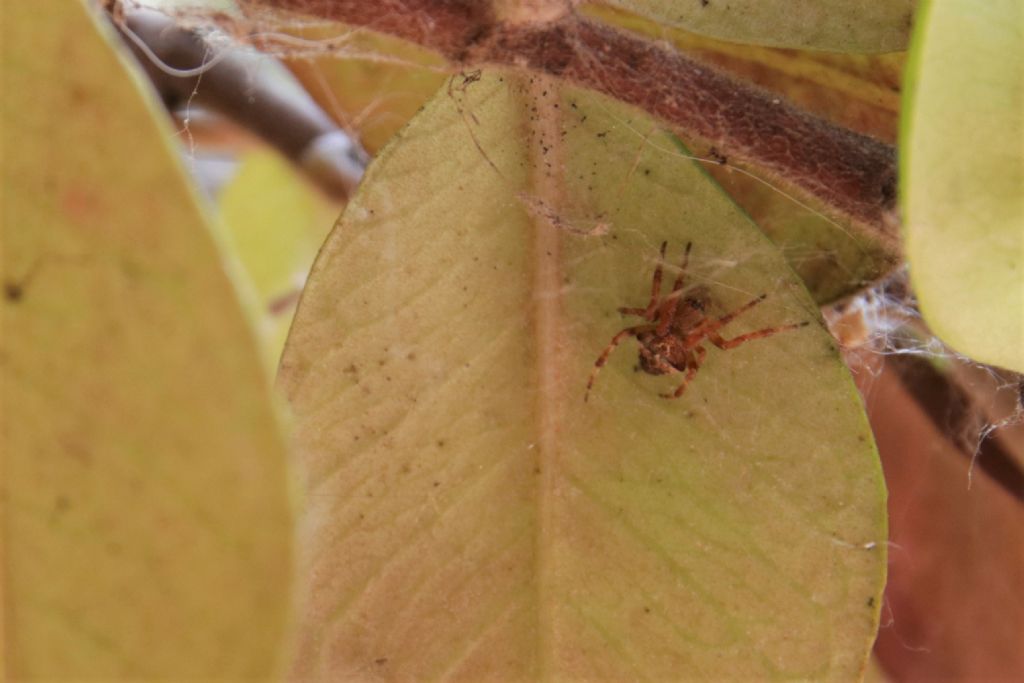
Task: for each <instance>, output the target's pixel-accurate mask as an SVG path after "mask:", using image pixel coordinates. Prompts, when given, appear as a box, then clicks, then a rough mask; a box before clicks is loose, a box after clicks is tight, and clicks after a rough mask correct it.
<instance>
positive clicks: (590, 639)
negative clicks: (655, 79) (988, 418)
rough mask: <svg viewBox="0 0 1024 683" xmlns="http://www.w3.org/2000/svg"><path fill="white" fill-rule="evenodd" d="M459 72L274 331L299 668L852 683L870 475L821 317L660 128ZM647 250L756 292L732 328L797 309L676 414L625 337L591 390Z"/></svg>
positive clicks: (643, 270)
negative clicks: (295, 510)
mask: <svg viewBox="0 0 1024 683" xmlns="http://www.w3.org/2000/svg"><path fill="white" fill-rule="evenodd" d="M476 76H477V75H475V74H474V75H470V76H468V77H465V78H459V79H456V82H455V83H453V84H452V89H451V90H450V91H448V90H446V91H442V92H441V93H440V94H439V95H438V97H437V98H435V100H433V102H432V103H431V104H429V105H428V106H427V108H426V109H425V111H424V112H422V113H421V114H420V115H419V116H418V117H416V118H415V119H414V120H413V121H412V122H411V123H410V124H409V126H408V127H407V128H405V129H404V130H403V131H402V132H401V133H399V135H398V136H397V138H396V139H395V141H393V143H392V144H391V145H390V146H389V147H388V148H387V149H385V151H384V152H383V153H382V155H381V156H380V158H378V159H377V161H375V163H374V165H373V166H371V168H370V170H369V173H368V175H367V177H366V179H365V181H364V184H363V186H362V188H361V189H360V191H359V193H358V194H357V196H356V197H355V198H354V199H353V201H352V203H351V204H350V205H349V207H348V208H347V210H346V212H345V214H344V215H343V218H342V220H341V222H340V223H339V225H338V227H336V228H335V230H334V232H333V233H332V235H331V237H330V238H329V239H328V242H327V243H326V244H325V246H324V249H323V250H322V251H321V253H320V256H319V258H318V260H317V263H316V264H315V265H314V270H313V273H312V274H311V277H310V280H309V282H308V284H307V289H306V291H305V293H304V295H303V299H302V302H301V303H300V306H299V311H298V313H297V317H296V321H295V323H294V325H293V328H292V333H291V336H290V337H289V341H288V344H287V345H286V348H285V354H284V358H283V360H282V366H281V370H280V374H279V378H280V379H279V381H280V384H281V386H282V387H283V389H284V390H285V391H286V393H287V395H288V397H289V399H290V402H291V405H292V409H293V411H294V414H295V418H296V422H297V429H298V442H299V443H298V447H299V453H300V460H301V462H302V466H303V467H304V470H305V471H304V478H305V481H306V487H307V498H308V501H309V506H308V509H307V510H306V511H305V514H304V521H303V524H302V528H303V529H304V531H303V537H302V551H301V555H302V567H303V569H302V572H303V577H304V582H305V595H306V603H305V607H304V611H303V617H302V620H301V623H300V624H299V633H298V639H299V642H298V648H297V652H296V657H295V660H294V665H293V674H294V675H296V676H297V677H306V676H308V677H315V676H322V677H324V678H325V679H343V678H346V677H350V678H361V677H362V678H370V677H382V678H393V679H397V680H434V679H437V680H456V679H458V680H541V679H543V680H627V679H628V680H632V679H657V680H682V679H705V680H765V679H769V678H781V677H793V678H802V679H811V678H813V679H829V680H850V679H852V678H854V677H856V676H857V675H858V673H859V672H860V671H861V670H862V668H863V666H864V662H865V659H866V656H867V653H868V651H869V648H870V645H871V642H872V641H873V639H874V632H875V628H876V625H877V618H878V609H879V599H880V598H879V596H880V591H881V588H882V583H883V577H884V571H885V569H884V568H885V552H884V545H883V542H884V540H885V518H884V491H883V487H882V482H881V473H880V471H879V466H878V462H877V456H876V454H875V452H874V449H873V446H872V443H871V436H870V432H869V430H868V426H867V423H866V421H865V419H864V416H863V414H862V412H861V409H860V405H859V400H858V398H857V395H856V393H855V391H854V389H853V386H852V384H851V382H850V379H849V377H848V375H847V372H846V370H845V368H844V367H843V366H842V364H841V363H840V361H839V357H838V353H837V351H836V347H835V345H834V343H833V342H832V340H831V338H830V337H829V335H828V334H827V332H826V331H825V330H824V329H823V328H822V327H821V324H820V320H819V317H818V314H817V311H816V307H815V305H814V303H813V302H812V301H811V300H810V298H809V297H808V295H807V293H806V291H805V290H804V289H803V287H802V286H801V285H800V284H799V281H798V280H797V279H796V278H795V276H794V275H793V273H792V272H791V271H790V270H789V269H788V268H787V267H786V265H785V262H784V261H783V259H782V257H781V256H780V255H779V253H778V252H777V250H775V249H774V248H773V247H772V246H771V244H770V243H769V242H768V241H767V240H766V239H765V238H764V237H763V236H762V235H761V234H760V233H759V232H758V231H757V229H756V228H755V227H754V226H753V225H752V224H751V223H750V222H749V221H748V220H747V219H746V217H745V216H744V214H743V213H742V212H741V211H740V210H738V209H737V208H736V207H735V206H734V205H733V204H732V203H731V202H730V201H729V200H728V199H727V198H726V197H725V195H724V194H723V193H722V192H721V191H720V190H719V189H718V188H717V187H716V186H715V185H714V184H713V183H712V182H711V181H710V180H708V179H707V177H706V176H705V175H704V174H703V173H702V172H701V171H700V169H699V168H697V167H696V166H694V165H693V164H692V163H691V162H689V161H687V160H686V159H683V158H681V157H680V156H679V155H678V154H677V153H676V152H675V150H674V148H673V146H672V143H671V141H670V140H669V139H667V137H666V136H665V135H664V134H662V133H661V128H660V125H659V124H658V123H657V122H655V121H653V120H651V119H649V118H647V117H646V116H644V115H642V114H639V113H638V112H636V111H634V110H631V109H628V108H626V107H624V106H622V105H620V104H616V103H614V102H612V101H610V100H607V99H604V98H601V97H599V96H597V95H595V94H593V93H589V92H585V91H579V90H574V89H565V90H562V89H561V86H559V85H557V84H556V83H555V82H550V81H541V80H531V81H530V83H528V84H523V83H522V82H521V81H520V80H519V78H520V77H518V76H513V75H509V74H505V75H503V76H502V75H492V76H485V77H483V78H482V79H481V80H479V81H476V82H474V78H476ZM663 240H664V241H666V242H667V243H668V253H667V256H666V264H665V268H666V270H667V273H668V275H667V276H666V288H667V287H669V286H670V283H671V282H672V280H674V278H675V276H676V275H677V274H678V272H679V270H678V266H677V264H678V263H679V259H680V256H681V254H682V253H683V250H684V248H685V245H686V244H687V243H689V242H692V243H693V248H692V255H691V259H690V269H689V277H690V280H689V283H688V289H687V293H688V297H689V298H691V299H692V298H693V297H694V296H697V292H698V291H699V290H695V289H693V287H695V286H704V287H707V288H708V289H707V290H706V291H707V292H708V293H709V295H710V299H711V303H709V309H708V314H709V315H722V314H723V313H725V312H726V311H729V310H733V309H735V308H736V307H737V306H739V305H741V304H743V303H744V302H746V301H749V300H751V299H752V298H754V297H757V296H759V295H761V294H767V295H768V298H767V299H766V300H765V301H764V303H762V304H761V305H760V306H757V307H755V308H754V309H753V310H751V311H750V312H749V313H747V314H745V315H743V316H741V317H740V318H739V319H737V320H735V321H734V322H733V323H731V324H730V325H729V326H727V327H726V328H724V330H723V332H724V335H725V336H726V337H727V338H733V337H736V336H738V335H740V334H742V333H745V332H749V331H752V330H757V329H760V328H765V327H770V326H779V325H786V324H793V323H800V322H807V323H809V325H808V326H806V327H802V328H799V329H796V330H788V331H785V332H780V333H779V334H776V335H775V336H772V337H769V338H766V339H758V340H756V341H751V342H749V343H747V344H745V345H742V346H740V347H738V348H735V349H732V350H729V351H719V350H718V349H715V348H710V351H709V352H708V357H707V360H706V363H705V364H704V367H703V368H702V369H701V370H700V371H699V372H698V373H697V374H696V376H695V378H694V380H693V382H692V384H691V385H690V387H689V389H688V390H687V391H686V393H685V394H684V395H683V396H682V397H681V398H680V399H678V400H666V399H664V398H661V397H660V396H659V393H660V392H665V391H671V390H673V389H674V388H675V387H676V386H678V385H679V383H680V381H681V376H680V375H673V376H670V377H658V376H654V375H650V374H646V373H644V372H638V371H637V368H636V366H637V351H636V345H635V342H634V341H633V340H628V341H627V342H626V343H624V344H623V345H622V348H621V349H619V350H618V351H617V352H615V353H614V354H613V355H612V356H611V360H610V362H609V363H608V365H607V366H606V367H605V368H604V370H603V371H602V373H601V374H600V375H599V376H598V379H597V382H596V384H595V385H594V388H593V391H592V393H591V395H590V399H589V401H587V402H585V401H584V392H585V388H586V386H587V381H588V376H589V375H590V373H591V369H592V368H593V367H594V364H595V359H596V358H597V357H598V355H599V354H601V353H602V350H603V349H604V348H605V347H606V345H607V344H608V343H609V340H610V339H611V337H612V335H613V334H615V333H616V332H618V331H619V330H620V329H622V328H623V327H625V326H626V325H630V324H635V323H636V322H637V319H636V318H624V317H623V316H622V315H620V314H619V313H617V312H616V309H617V307H620V306H640V307H643V306H645V305H646V303H647V298H648V296H649V292H650V287H651V278H652V272H653V270H654V268H655V265H656V263H658V252H659V245H660V244H661V242H662V241H663ZM687 305H690V302H687ZM690 310H694V309H692V308H691V309H690ZM709 347H710V345H709Z"/></svg>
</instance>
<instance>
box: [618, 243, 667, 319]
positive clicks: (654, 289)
mask: <svg viewBox="0 0 1024 683" xmlns="http://www.w3.org/2000/svg"><path fill="white" fill-rule="evenodd" d="M667 248H668V242H667V241H666V242H662V243H661V255H660V257H659V258H658V265H657V267H655V269H654V277H653V278H651V300H650V301H649V302H648V303H647V308H620V309H619V313H623V314H626V315H642V316H643V317H644V318H646V319H647V320H653V319H654V312H655V311H656V310H658V296H659V295H660V294H661V271H662V264H663V263H664V262H665V249H667Z"/></svg>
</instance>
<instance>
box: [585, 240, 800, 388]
mask: <svg viewBox="0 0 1024 683" xmlns="http://www.w3.org/2000/svg"><path fill="white" fill-rule="evenodd" d="M667 246H668V243H667V242H662V243H661V258H660V260H659V261H658V266H657V267H656V268H655V269H654V277H653V278H652V280H651V300H650V302H649V303H648V304H647V308H620V309H619V313H623V314H626V315H636V316H640V317H642V318H643V319H644V320H646V321H647V323H646V324H643V325H635V326H633V327H627V328H625V329H623V330H621V331H619V333H618V334H616V335H615V336H614V337H612V340H611V342H609V344H608V346H606V347H605V349H604V351H603V352H602V353H601V355H600V356H598V358H597V361H595V363H594V369H593V370H592V371H591V372H590V379H589V380H588V381H587V391H586V393H585V394H584V396H583V400H584V401H586V400H587V399H588V398H589V396H590V388H591V387H592V386H593V385H594V380H595V379H596V378H597V373H598V371H599V370H600V369H601V368H602V367H603V366H604V364H605V363H606V362H607V361H608V356H610V355H611V353H612V351H614V350H615V347H616V346H618V345H619V344H620V343H621V342H622V340H623V339H625V338H626V337H636V340H637V342H638V343H639V345H640V369H641V370H643V371H644V372H646V373H649V374H652V375H665V374H670V373H675V372H684V373H686V375H685V376H684V377H683V383H682V384H680V385H679V387H678V388H677V389H676V390H675V391H674V392H672V393H670V394H662V396H664V397H665V398H679V397H680V396H682V395H683V392H684V391H686V387H687V385H688V384H689V383H690V381H691V380H692V379H693V378H694V376H695V375H696V374H697V370H699V369H700V366H701V363H703V362H704V357H705V356H706V355H707V350H706V349H705V348H704V346H703V344H704V342H705V341H709V342H711V343H712V344H714V345H715V346H717V347H718V348H720V349H722V350H728V349H731V348H734V347H737V346H739V345H740V344H742V343H743V342H747V341H750V340H752V339H763V338H764V337H770V336H772V335H773V334H777V333H779V332H785V331H786V330H795V329H796V328H798V327H804V326H805V325H807V324H808V323H807V322H801V323H793V324H790V325H783V326H781V327H767V328H765V329H763V330H756V331H754V332H748V333H747V334H741V335H740V336H738V337H735V338H734V339H723V338H722V336H721V335H720V334H719V333H718V330H719V329H721V328H722V327H724V326H725V325H727V324H728V323H729V322H730V321H732V320H733V319H735V318H736V317H738V316H740V315H742V314H743V313H745V312H747V311H749V310H750V309H751V308H753V307H754V306H756V305H757V304H759V303H761V302H762V301H764V300H765V298H766V297H767V296H768V295H767V294H762V295H761V296H759V297H757V298H756V299H752V300H751V301H748V302H747V303H746V304H744V305H742V306H740V307H739V308H737V309H736V310H734V311H732V312H731V313H726V314H725V315H723V316H721V317H718V318H708V317H707V316H706V315H705V313H706V311H707V307H708V304H709V303H710V301H711V292H710V291H709V290H708V289H707V288H706V287H694V288H692V289H691V290H690V291H688V292H686V291H684V289H683V285H684V283H685V281H686V267H687V265H689V262H690V248H691V247H692V246H693V243H692V242H691V243H687V245H686V252H685V253H684V255H683V264H682V266H681V267H680V269H679V275H678V276H677V277H676V281H675V284H673V285H672V291H671V292H670V293H669V295H668V296H666V297H665V298H664V299H662V298H659V297H660V295H661V270H662V264H663V263H664V261H665V248H666V247H667Z"/></svg>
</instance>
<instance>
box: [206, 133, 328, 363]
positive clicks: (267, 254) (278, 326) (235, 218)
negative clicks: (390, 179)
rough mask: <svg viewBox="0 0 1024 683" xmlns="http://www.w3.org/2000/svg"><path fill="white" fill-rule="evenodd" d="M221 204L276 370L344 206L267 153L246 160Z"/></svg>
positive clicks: (223, 195) (244, 158) (273, 154)
mask: <svg viewBox="0 0 1024 683" xmlns="http://www.w3.org/2000/svg"><path fill="white" fill-rule="evenodd" d="M219 205H220V210H221V216H222V217H223V219H224V222H225V223H226V225H227V228H228V232H229V234H230V236H231V246H232V248H233V250H234V252H235V253H236V254H237V255H238V257H239V259H240V260H241V262H242V265H243V266H244V268H245V271H246V273H247V274H248V276H249V278H250V279H251V281H252V283H253V285H255V288H256V292H257V294H258V295H259V298H260V301H261V303H262V316H261V322H262V323H263V324H262V327H263V328H264V329H265V330H266V331H267V333H268V336H269V338H270V346H271V348H270V351H271V354H272V356H271V357H272V358H273V359H274V361H275V363H274V364H275V366H276V361H277V359H278V358H279V357H280V355H281V349H282V347H283V346H284V340H285V337H286V336H287V334H288V328H289V327H290V325H291V319H292V315H293V313H294V311H295V305H296V304H297V303H298V301H299V294H300V293H301V292H302V286H303V284H304V283H305V282H306V275H307V274H308V273H309V268H310V266H311V265H312V264H313V258H314V257H315V256H316V252H317V250H319V249H320V245H321V244H323V241H324V238H325V237H326V236H327V233H328V232H329V231H330V229H331V226H332V225H333V224H334V221H335V220H336V219H337V216H338V213H339V212H340V211H341V206H340V205H339V204H337V203H336V202H332V201H330V200H329V199H327V197H325V196H324V195H323V194H322V193H320V192H318V191H317V190H316V188H315V187H313V186H312V185H311V184H310V183H309V181H308V180H306V179H305V178H303V177H302V176H301V175H300V174H299V173H298V172H297V171H296V170H295V169H294V168H293V167H292V166H291V164H289V163H288V162H287V161H286V160H285V159H283V158H282V157H281V156H279V155H278V154H276V153H274V152H272V151H270V150H266V149H264V150H259V151H254V152H249V153H247V154H244V155H243V156H242V157H241V159H240V160H239V167H238V171H237V173H236V174H235V176H234V177H233V178H232V179H231V181H230V182H228V184H227V185H225V187H224V188H223V189H222V190H221V192H220V195H219Z"/></svg>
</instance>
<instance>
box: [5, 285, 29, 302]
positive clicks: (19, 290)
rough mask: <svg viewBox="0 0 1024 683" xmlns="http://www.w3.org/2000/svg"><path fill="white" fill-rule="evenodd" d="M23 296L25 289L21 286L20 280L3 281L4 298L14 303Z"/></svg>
mask: <svg viewBox="0 0 1024 683" xmlns="http://www.w3.org/2000/svg"><path fill="white" fill-rule="evenodd" d="M23 296H25V289H24V288H23V287H22V286H21V283H20V282H14V281H13V280H8V281H7V282H5V283H4V298H5V299H7V300H8V301H10V302H12V303H14V302H18V301H21V298H22V297H23Z"/></svg>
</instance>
